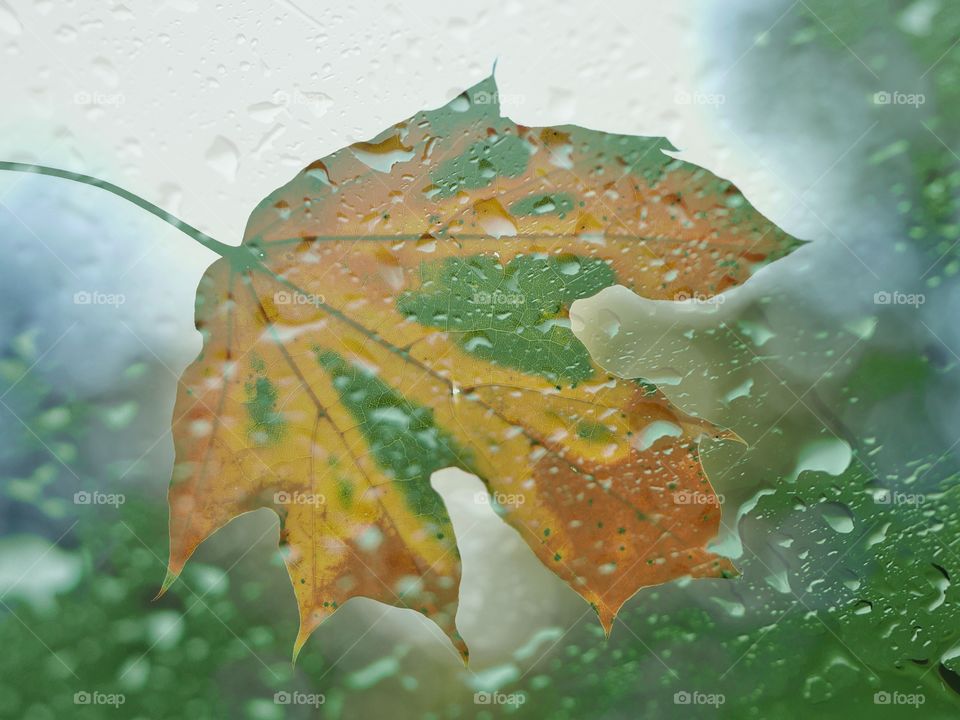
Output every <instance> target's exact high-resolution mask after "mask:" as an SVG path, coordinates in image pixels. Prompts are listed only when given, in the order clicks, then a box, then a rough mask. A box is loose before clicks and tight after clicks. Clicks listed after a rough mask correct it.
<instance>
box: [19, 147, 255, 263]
mask: <svg viewBox="0 0 960 720" xmlns="http://www.w3.org/2000/svg"><path fill="white" fill-rule="evenodd" d="M0 170H9V171H11V172H23V173H34V174H36V175H49V176H50V177H58V178H63V179H64V180H71V181H73V182H78V183H83V184H84V185H92V186H93V187H97V188H100V189H101V190H106V191H107V192H109V193H113V194H114V195H116V196H118V197H121V198H123V199H124V200H126V201H128V202H131V203H133V204H134V205H136V206H137V207H139V208H142V209H144V210H146V211H147V212H148V213H150V214H152V215H156V216H157V217H158V218H160V219H161V220H163V221H164V222H165V223H167V224H169V225H172V226H173V227H175V228H176V229H177V230H179V231H180V232H182V233H184V234H185V235H188V236H189V237H191V238H192V239H194V240H196V241H197V242H198V243H200V244H201V245H203V246H204V247H205V248H207V249H208V250H212V251H213V252H215V253H217V255H220V256H221V257H230V256H233V255H235V254H236V248H235V247H233V246H232V245H227V244H226V243H222V242H220V241H219V240H215V239H214V238H212V237H210V236H209V235H207V234H206V233H204V232H201V231H200V230H197V228H195V227H193V225H190V224H189V223H186V222H184V221H183V220H181V219H180V218H178V217H177V216H176V215H173V214H172V213H169V212H167V211H166V210H164V209H163V208H161V207H159V206H157V205H154V204H153V203H152V202H150V201H149V200H144V199H143V198H142V197H140V196H139V195H134V194H133V193H132V192H130V191H129V190H124V189H123V188H122V187H120V186H119V185H114V184H113V183H112V182H107V181H106V180H101V179H99V178H95V177H93V176H92V175H84V174H83V173H75V172H70V171H68V170H61V169H59V168H55V167H48V166H46V165H32V164H30V163H19V162H9V161H5V160H0Z"/></svg>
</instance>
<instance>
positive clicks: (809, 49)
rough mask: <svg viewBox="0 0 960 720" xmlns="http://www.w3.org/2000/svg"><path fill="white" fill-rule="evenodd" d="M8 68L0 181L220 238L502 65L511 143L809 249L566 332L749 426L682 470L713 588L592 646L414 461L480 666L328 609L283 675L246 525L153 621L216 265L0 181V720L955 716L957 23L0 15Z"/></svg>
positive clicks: (959, 255) (566, 604)
mask: <svg viewBox="0 0 960 720" xmlns="http://www.w3.org/2000/svg"><path fill="white" fill-rule="evenodd" d="M0 53H2V54H3V57H4V69H5V71H4V72H3V73H2V77H0V89H2V93H3V97H4V98H5V99H6V102H5V103H4V108H3V111H2V113H0V130H2V131H0V160H12V161H21V162H36V163H42V164H45V165H52V166H56V167H61V168H65V169H68V170H72V171H75V172H83V173H89V174H93V175H96V176H97V177H101V178H104V179H106V180H110V181H112V182H115V183H116V184H118V185H120V186H122V187H124V188H127V189H129V190H130V191H132V192H134V193H136V194H138V195H140V196H142V197H144V198H146V199H148V200H150V201H152V202H154V203H157V204H158V205H160V206H161V207H163V208H165V209H167V210H169V211H171V212H173V213H175V214H177V215H178V216H180V217H182V218H184V219H185V220H187V221H188V222H190V223H192V224H194V225H196V226H197V227H199V228H200V229H201V230H203V231H205V232H207V233H209V234H210V235H212V236H214V237H216V238H217V239H219V240H222V241H224V242H227V243H237V242H239V239H240V236H241V234H242V230H243V226H244V225H245V223H246V219H247V216H248V215H249V212H250V210H251V209H252V208H253V207H254V205H255V204H256V203H257V202H258V201H259V200H260V199H261V198H262V197H264V196H265V195H266V194H268V193H269V192H270V191H272V190H273V189H274V188H276V187H278V186H280V185H282V184H283V183H285V182H286V181H287V180H288V179H289V178H290V177H291V176H292V175H293V174H295V173H296V172H297V171H298V170H299V169H300V168H301V167H302V166H304V165H306V164H307V163H309V162H310V161H312V160H314V159H316V158H319V157H322V156H323V155H326V154H328V153H330V152H332V151H334V150H336V149H338V148H340V147H342V146H343V145H345V144H348V143H350V142H353V141H357V140H364V139H367V138H369V137H371V136H373V135H375V134H376V133H377V132H379V131H380V130H382V129H383V128H384V127H386V126H388V125H389V124H391V123H393V122H395V121H398V120H400V119H403V118H405V117H408V116H410V115H411V114H413V113H414V112H416V111H417V110H419V109H421V108H424V107H435V106H439V105H442V104H444V103H445V102H447V101H448V100H449V99H451V98H452V97H454V96H455V95H456V94H458V93H459V92H461V91H462V90H463V89H464V88H466V87H469V86H470V85H472V84H473V83H475V82H476V81H478V80H479V79H481V78H483V77H485V76H487V75H488V74H489V73H490V71H491V68H492V67H493V65H494V62H495V61H496V76H497V82H498V84H499V87H500V91H501V103H502V105H503V112H504V114H506V115H508V116H510V117H511V118H513V119H515V120H516V121H518V122H521V123H524V124H528V125H550V124H560V123H576V124H579V125H583V126H586V127H591V128H595V129H600V130H606V131H611V132H619V133H629V134H636V135H657V136H666V137H667V138H669V140H670V141H671V142H672V143H673V144H674V146H676V147H678V148H680V151H679V152H678V153H677V154H678V156H679V157H682V158H683V159H685V160H689V161H691V162H694V163H697V164H699V165H701V166H703V167H706V168H708V169H710V170H711V171H713V172H714V173H716V174H718V175H720V176H722V177H725V178H729V179H730V180H732V181H733V182H734V183H735V184H737V185H738V186H739V187H740V188H741V189H742V190H743V191H744V193H745V194H746V195H747V197H748V198H749V199H750V200H751V202H752V203H753V204H754V205H755V206H756V207H757V208H758V209H760V210H761V211H762V212H763V213H764V214H766V215H767V216H768V217H770V218H771V219H772V220H774V221H775V222H776V223H777V224H778V225H780V226H781V227H783V228H784V229H785V230H787V231H788V232H790V233H792V234H793V235H795V236H798V237H801V238H804V239H806V240H809V241H810V242H809V244H807V245H806V246H804V247H803V248H801V249H800V250H798V251H797V252H795V253H793V254H792V255H791V256H789V257H787V258H785V259H783V260H780V261H778V262H777V263H775V264H773V265H771V266H769V267H766V268H763V269H761V270H760V271H759V272H757V274H756V275H755V276H754V277H753V278H752V279H751V280H750V281H749V282H748V283H747V284H745V285H744V286H741V287H739V288H737V289H735V290H732V291H730V292H728V293H726V294H725V295H724V296H721V297H720V298H718V301H717V302H714V303H684V304H680V305H678V304H675V303H674V304H670V303H660V302H652V301H647V300H644V299H642V298H638V297H637V296H635V295H633V294H631V293H629V292H626V291H624V290H622V289H617V288H610V289H608V290H605V291H603V292H602V293H601V294H600V295H598V296H596V297H595V298H592V299H590V300H587V301H578V302H577V303H576V304H575V306H574V308H573V311H572V318H573V321H574V328H575V331H576V332H577V334H578V336H579V337H580V338H581V339H582V340H583V341H584V343H586V344H587V346H588V347H589V348H590V350H591V352H592V353H593V354H594V357H595V358H597V360H598V361H599V362H601V363H602V364H603V365H604V366H605V367H607V368H609V369H611V370H613V371H615V372H617V373H619V374H622V375H624V376H628V377H641V378H645V379H647V380H650V381H653V382H656V383H657V384H658V385H660V387H661V388H662V389H663V390H664V391H665V392H666V393H667V394H668V395H669V396H670V397H671V399H672V400H673V401H674V402H675V403H677V404H678V405H680V406H681V407H682V408H684V409H687V410H689V411H691V412H696V413H699V414H701V415H703V416H705V417H707V418H709V419H710V420H713V421H714V422H716V423H718V424H720V425H724V426H727V427H730V428H732V429H734V430H735V431H736V432H738V433H739V434H740V435H741V436H742V437H743V438H744V439H745V440H746V442H747V446H746V447H744V446H733V445H712V446H709V447H707V448H706V449H705V450H706V452H705V460H704V463H705V466H706V469H707V473H708V475H709V476H710V478H711V480H712V481H713V483H714V485H715V487H716V489H717V491H718V493H720V494H721V495H722V496H723V528H722V532H721V535H720V537H718V539H717V541H716V549H717V550H718V551H720V552H723V553H724V554H726V555H729V556H730V557H732V558H734V561H735V563H736V564H737V565H738V567H739V568H740V569H741V570H742V573H743V574H742V577H741V578H739V579H738V580H736V581H729V580H717V581H712V580H711V581H706V580H701V581H696V582H683V581H680V582H676V583H672V584H670V585H667V586H662V587H659V588H653V589H646V590H643V591H641V592H640V593H638V594H637V595H636V596H635V597H634V598H633V599H632V600H631V601H630V602H629V603H628V604H627V606H626V607H625V609H624V611H623V612H622V614H621V615H620V617H619V618H618V620H617V622H616V624H615V626H614V630H613V633H612V635H611V637H610V638H609V640H605V639H604V637H603V632H602V631H601V629H600V626H599V624H598V623H597V622H596V620H595V617H594V614H593V612H592V611H591V610H590V609H589V608H588V607H585V606H584V604H583V603H582V601H581V600H580V599H579V598H578V597H577V596H576V595H575V593H573V592H572V591H571V590H570V589H569V588H567V587H566V586H565V585H564V584H563V583H562V582H561V581H560V580H558V579H557V578H555V577H554V576H553V575H552V574H551V573H550V572H549V571H548V570H546V569H545V568H544V567H542V566H541V565H540V564H539V562H538V561H537V560H536V559H535V558H534V556H533V554H532V553H531V552H530V551H529V549H528V548H527V547H526V545H525V544H524V543H523V542H522V541H521V539H520V538H519V537H518V536H517V535H516V534H515V533H514V532H513V531H512V530H510V529H509V528H507V526H506V525H504V523H503V522H502V521H501V520H500V519H499V517H498V516H497V515H496V514H495V513H494V512H493V510H492V509H491V508H490V507H489V506H487V505H483V504H477V503H476V502H475V497H476V493H477V491H479V490H481V488H482V486H481V484H480V482H479V481H478V480H477V479H476V478H473V477H471V476H469V475H466V474H464V473H462V472H459V471H443V472H441V473H438V474H437V475H435V476H434V485H435V486H436V487H437V489H438V490H439V491H440V492H441V494H442V495H443V496H444V499H445V500H446V502H447V504H448V507H449V509H450V513H451V516H452V518H453V522H454V525H455V529H456V531H457V535H458V538H459V541H460V545H461V552H462V554H463V560H464V580H463V584H462V589H461V609H460V613H459V615H458V626H459V627H460V629H461V632H462V634H463V635H464V637H465V639H466V640H467V642H468V643H469V644H470V647H471V650H472V660H471V663H470V666H469V667H468V668H465V667H464V666H463V665H462V663H460V661H459V659H458V658H457V657H456V656H455V655H454V653H453V651H452V647H451V646H450V645H449V644H448V643H447V641H446V640H445V639H443V638H442V637H441V636H440V634H439V633H438V631H437V630H436V628H434V627H433V626H431V625H430V624H429V623H427V622H426V621H424V620H422V619H421V618H420V617H419V616H418V615H416V614H414V613H412V612H407V611H402V610H398V609H394V608H388V607H386V606H383V605H379V604H377V603H374V602H372V601H368V600H363V599H357V600H352V601H350V602H349V603H348V604H347V605H346V606H345V607H344V608H343V609H342V610H340V611H339V612H337V613H336V615H335V616H334V617H332V618H331V619H330V620H328V621H327V622H326V623H325V624H324V626H323V627H322V628H321V629H320V630H319V631H317V632H316V633H315V634H314V635H313V637H312V638H311V640H310V642H309V643H308V644H307V646H306V647H305V649H304V651H303V652H302V653H301V655H300V658H299V660H298V663H297V665H296V667H295V668H294V667H292V666H291V664H290V653H291V648H292V644H293V640H294V638H295V635H296V627H297V611H296V605H295V602H294V598H293V593H292V590H291V588H290V584H289V580H288V578H287V575H286V572H285V570H284V569H283V564H282V561H281V560H280V557H279V555H278V553H277V549H276V544H277V532H278V529H277V528H278V525H277V519H276V517H275V516H274V515H273V514H272V513H270V512H269V511H266V510H261V511H258V512H256V513H253V514H250V515H246V516H244V517H241V518H239V519H237V520H235V521H234V522H233V523H231V524H230V525H229V526H228V527H227V528H225V529H224V530H223V531H222V532H220V533H218V534H217V535H216V536H215V537H214V538H212V539H211V540H210V541H208V542H207V543H205V544H204V546H203V547H202V548H201V550H200V551H199V552H198V554H197V556H196V557H195V558H194V560H193V561H191V563H190V564H189V565H188V566H187V569H186V571H185V573H184V575H183V577H182V580H181V581H180V582H178V583H177V584H176V585H175V586H174V587H173V588H172V589H171V591H170V592H169V593H168V594H167V595H166V596H164V598H162V599H160V600H157V601H153V600H152V598H153V597H154V595H155V594H156V592H157V590H158V588H159V586H160V583H161V581H162V579H163V574H164V565H165V559H166V553H167V535H166V519H167V509H166V502H165V493H166V487H167V483H168V481H169V476H170V470H171V465H172V460H173V446H172V440H171V438H170V434H169V432H168V428H169V423H170V417H171V412H172V408H173V400H174V392H175V385H176V379H177V377H178V375H179V373H180V372H181V371H182V370H183V368H184V367H185V366H186V365H187V364H188V363H189V362H190V361H191V360H192V359H193V357H194V356H195V355H196V353H197V352H198V350H199V348H200V338H199V335H198V333H196V331H195V330H194V328H193V298H194V294H195V290H196V284H197V282H198V280H199V278H200V275H201V273H202V272H203V270H204V268H205V267H206V266H207V264H209V263H210V262H211V261H212V260H213V256H212V254H211V253H209V252H207V251H205V250H204V249H203V248H201V247H199V246H198V245H197V244H196V243H194V242H192V241H191V240H190V239H189V238H187V237H185V236H184V235H182V234H180V233H179V232H178V231H177V230H175V229H174V228H172V227H170V226H168V225H165V224H164V223H162V222H161V221H160V220H158V219H156V218H154V217H152V216H150V215H148V214H146V213H145V212H144V211H143V210H142V209H139V208H137V207H135V206H133V205H131V204H128V203H125V202H123V201H122V200H120V199H119V198H117V197H115V196H112V195H110V194H107V193H105V192H103V191H101V190H98V189H95V188H92V187H87V186H82V185H77V184H75V183H70V182H67V181H64V180H59V179H54V178H48V177H38V176H27V175H19V174H14V173H0V249H2V252H3V255H2V257H3V262H2V263H0V646H2V647H3V648H5V652H4V653H2V654H0V717H11V718H28V719H30V720H46V719H47V718H61V717H71V718H73V717H77V718H121V717H122V718H151V719H161V718H163V719H165V718H180V717H192V718H247V719H250V720H272V719H273V718H313V717H323V718H369V717H379V716H385V715H388V716H390V717H397V718H430V719H437V720H440V719H444V718H473V717H477V718H495V717H518V718H524V717H530V718H546V717H549V718H629V719H633V718H648V717H649V718H700V717H704V718H712V717H722V718H774V717H775V718H806V717H809V716H810V715H811V714H812V713H816V714H817V715H818V716H820V717H825V718H835V717H836V718H841V717H843V718H850V717H864V716H867V715H868V714H869V716H870V717H873V718H887V717H891V718H898V717H910V716H912V715H914V714H920V713H923V714H924V716H925V717H930V718H949V717H956V716H957V714H958V712H960V695H958V693H960V607H958V604H957V603H958V597H960V595H958V589H957V586H955V585H954V584H953V580H954V579H956V578H958V577H960V542H958V537H960V494H958V493H960V491H958V490H957V488H956V473H957V471H958V467H957V459H956V446H957V445H958V443H960V429H958V428H960V422H958V420H960V417H958V416H960V372H958V365H960V326H958V324H957V321H956V318H957V317H958V315H960V284H958V282H957V281H956V275H957V273H958V271H960V250H958V248H960V157H958V155H957V153H960V122H958V120H960V9H958V8H957V7H956V6H955V5H954V4H951V3H949V2H947V1H946V0H912V1H901V0H848V2H845V3H843V4H842V5H841V4H839V3H831V2H828V1H827V0H798V1H797V2H792V3H791V2H787V1H780V0H778V1H776V2H766V3H762V4H760V3H755V2H748V1H747V0H732V1H728V2H725V3H719V2H716V3H693V2H680V3H671V6H670V7H669V8H664V7H662V4H655V3H653V2H633V3H626V2H613V3H606V4H604V5H603V6H601V7H597V8H590V9H589V10H588V9H586V8H585V7H584V6H583V5H582V4H573V3H561V2H524V3H520V2H504V3H498V4H490V5H487V6H484V7H467V6H463V7H455V6H452V5H450V4H446V3H444V4H440V3H426V2H415V3H403V4H400V3H395V4H379V3H378V4H374V3H349V4H337V5H336V6H335V7H334V6H328V7H321V6H320V4H318V3H313V4H310V3H307V2H306V1H305V0H295V2H292V1H289V0H276V1H275V2H272V3H251V2H238V3H232V4H231V5H230V6H229V7H215V6H212V5H211V6H203V5H201V4H200V3H199V2H194V0H166V1H165V2H161V3H151V4H147V3H139V2H131V3H125V4H119V3H117V4H106V3H104V4H101V3H92V2H83V1H74V2H68V3H52V2H49V1H47V0H38V1H35V2H26V1H23V2H21V1H20V0H0ZM478 693H479V695H478Z"/></svg>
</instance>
